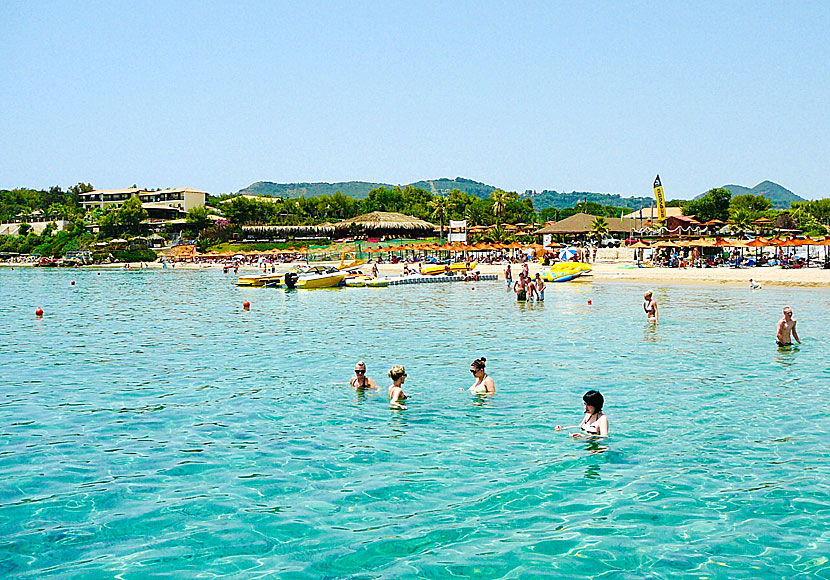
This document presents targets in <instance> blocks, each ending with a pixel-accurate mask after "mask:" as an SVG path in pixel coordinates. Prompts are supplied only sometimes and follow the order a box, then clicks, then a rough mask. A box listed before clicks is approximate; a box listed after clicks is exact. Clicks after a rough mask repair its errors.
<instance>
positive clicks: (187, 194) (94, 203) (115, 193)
mask: <svg viewBox="0 0 830 580" xmlns="http://www.w3.org/2000/svg"><path fill="white" fill-rule="evenodd" d="M131 197H137V198H139V199H140V200H141V205H142V206H143V207H144V209H146V210H147V211H148V212H150V214H151V215H153V214H165V215H163V216H162V215H159V217H174V216H177V215H179V214H182V215H183V214H185V213H187V212H188V211H190V210H191V209H193V208H194V207H200V206H203V205H205V200H206V198H207V193H206V192H204V191H199V190H198V189H191V188H190V187H182V188H179V189H160V190H158V191H149V190H146V189H139V188H137V187H129V188H127V189H96V190H95V191H89V192H87V193H82V194H80V195H79V198H80V203H81V206H83V208H84V209H91V208H94V207H100V208H101V209H104V208H111V207H115V208H118V207H121V206H122V205H123V204H124V202H125V201H127V200H128V199H130V198H131Z"/></svg>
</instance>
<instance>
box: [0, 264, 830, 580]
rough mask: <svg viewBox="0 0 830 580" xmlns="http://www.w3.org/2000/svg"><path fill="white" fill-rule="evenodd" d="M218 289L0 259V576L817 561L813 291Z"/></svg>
mask: <svg viewBox="0 0 830 580" xmlns="http://www.w3.org/2000/svg"><path fill="white" fill-rule="evenodd" d="M71 280H76V282H77V283H76V285H75V286H72V285H70V281H71ZM234 281H235V278H234V277H232V276H230V275H224V274H222V273H221V272H217V271H182V270H166V271H135V270H134V271H123V270H115V271H100V272H98V271H94V270H84V271H79V270H57V271H56V270H40V269H21V268H16V269H14V270H13V271H12V270H9V269H0V295H2V298H3V299H2V300H0V321H2V332H0V577H2V578H5V579H18V578H32V579H35V578H122V579H145V578H162V577H169V578H218V577H222V578H234V579H237V578H238V579H250V578H287V579H295V578H296V579H327V578H332V579H335V578H365V579H369V578H465V577H475V578H516V579H519V578H522V579H524V578H632V579H634V578H667V579H668V578H730V579H731V578H771V579H772V578H774V579H780V578H830V561H829V560H828V556H830V459H828V444H830V435H829V434H828V431H830V419H828V413H827V404H828V399H830V396H829V395H830V393H828V385H830V370H829V369H828V367H830V316H828V313H830V292H828V291H826V290H824V291H823V290H784V289H772V288H764V289H763V290H760V291H756V292H750V291H749V290H748V289H744V288H740V289H735V288H704V287H694V286H668V287H659V286H658V287H656V288H655V297H656V299H657V300H658V303H659V307H660V314H661V320H662V322H661V323H660V325H659V327H658V328H651V327H649V326H648V325H647V324H646V323H645V321H644V318H645V316H644V314H643V311H642V298H641V295H642V292H643V290H644V287H643V286H641V285H633V284H632V285H624V284H603V283H598V282H590V281H584V282H578V283H572V284H558V285H557V284H550V285H549V287H548V291H547V302H546V303H544V304H543V305H542V304H539V305H536V304H528V305H524V306H522V305H518V304H517V303H516V302H515V300H514V299H513V295H512V294H509V293H508V292H507V291H506V288H505V286H504V285H503V284H502V283H501V282H498V283H496V282H481V283H476V284H474V287H475V289H474V290H473V284H461V283H458V284H430V285H413V286H399V287H390V288H387V289H370V288H359V289H340V290H318V291H291V292H286V291H284V290H275V289H243V288H237V287H236V286H235V285H234ZM589 298H590V299H591V300H592V301H593V304H592V305H588V303H587V301H588V299H589ZM246 299H247V300H250V301H251V303H252V309H251V311H250V312H244V311H243V310H242V307H241V305H242V301H243V300H246ZM787 304H789V305H790V306H792V307H793V310H794V312H795V317H796V319H797V320H799V323H798V328H799V330H800V334H801V336H802V339H803V340H804V344H803V345H802V346H801V347H800V348H798V349H795V350H778V349H777V348H776V346H775V342H774V333H775V326H776V323H777V321H778V319H779V318H780V313H781V308H782V307H783V306H784V305H787ZM38 306H41V307H43V309H44V310H45V311H46V315H45V316H44V318H43V319H42V320H37V319H36V318H35V316H34V310H35V308H36V307H38ZM480 356H486V357H487V361H488V362H487V371H488V373H489V374H490V375H491V376H493V377H494V378H495V381H496V386H497V389H498V392H497V394H496V396H495V397H493V398H489V399H479V398H476V397H473V396H471V395H470V394H468V393H467V392H466V391H462V390H461V389H466V387H468V386H469V385H470V384H471V382H472V376H471V375H470V372H469V370H468V369H469V363H470V362H471V361H472V360H473V359H474V358H477V357H480ZM358 359H364V360H366V362H367V364H368V368H369V376H371V377H373V378H374V379H376V380H377V382H378V383H380V384H381V385H382V386H383V388H384V393H382V394H367V395H364V396H358V395H357V394H356V393H355V392H354V391H353V390H352V389H351V388H350V387H349V386H348V384H347V383H348V379H349V377H350V376H351V374H352V373H351V371H352V369H353V368H354V367H353V365H354V362H355V361H356V360H358ZM394 364H404V365H406V368H407V372H408V375H409V376H408V378H407V382H406V384H405V389H404V390H405V391H406V392H407V393H408V394H409V395H410V397H411V398H410V401H408V407H409V408H408V410H406V411H391V410H390V409H389V408H388V405H387V404H386V400H385V388H386V385H388V383H389V381H388V379H387V378H386V371H387V370H388V369H389V368H390V367H391V366H393V365H394ZM588 389H598V390H600V391H602V393H603V394H604V395H605V399H606V409H605V410H606V412H607V413H608V416H609V418H610V421H611V430H612V436H611V437H610V438H608V439H607V440H606V441H604V442H602V443H601V444H598V443H596V442H590V441H585V440H581V441H575V440H571V439H570V438H568V437H567V436H566V435H563V434H559V433H556V432H554V430H553V426H554V425H555V424H557V423H560V424H574V423H577V422H578V421H579V419H580V418H581V415H582V403H581V397H582V394H583V393H584V392H585V391H586V390H588Z"/></svg>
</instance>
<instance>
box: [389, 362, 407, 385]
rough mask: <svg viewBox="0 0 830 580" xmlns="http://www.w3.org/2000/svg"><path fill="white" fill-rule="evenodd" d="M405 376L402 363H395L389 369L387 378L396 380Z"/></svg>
mask: <svg viewBox="0 0 830 580" xmlns="http://www.w3.org/2000/svg"><path fill="white" fill-rule="evenodd" d="M405 376H406V369H405V368H403V365H395V366H393V367H392V368H391V369H389V378H390V379H392V380H393V381H397V380H398V379H399V378H401V377H405Z"/></svg>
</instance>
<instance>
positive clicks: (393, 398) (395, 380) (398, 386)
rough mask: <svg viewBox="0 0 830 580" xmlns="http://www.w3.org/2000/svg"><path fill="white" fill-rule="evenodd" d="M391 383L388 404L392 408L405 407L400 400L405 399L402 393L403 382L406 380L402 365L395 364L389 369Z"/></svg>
mask: <svg viewBox="0 0 830 580" xmlns="http://www.w3.org/2000/svg"><path fill="white" fill-rule="evenodd" d="M389 378H390V379H392V384H391V385H390V386H389V406H390V407H391V408H393V409H406V406H405V405H404V404H403V403H402V401H404V400H406V395H404V393H403V382H404V381H405V380H406V369H405V368H403V365H396V366H394V367H392V368H391V369H390V370H389Z"/></svg>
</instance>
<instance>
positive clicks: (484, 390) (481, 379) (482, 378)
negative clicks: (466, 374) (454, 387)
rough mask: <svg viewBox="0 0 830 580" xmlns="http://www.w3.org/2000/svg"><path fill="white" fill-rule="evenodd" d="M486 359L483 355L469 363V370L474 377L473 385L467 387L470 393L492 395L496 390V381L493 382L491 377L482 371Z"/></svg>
mask: <svg viewBox="0 0 830 580" xmlns="http://www.w3.org/2000/svg"><path fill="white" fill-rule="evenodd" d="M486 362H487V359H486V358H484V357H481V358H477V359H476V360H474V361H473V362H472V363H470V372H471V373H473V376H474V377H475V378H476V381H475V382H474V383H473V386H472V387H470V388H469V389H467V390H468V391H470V392H471V393H476V394H478V395H488V394H489V395H492V394H494V393H495V392H496V383H494V382H493V377H491V376H490V375H488V374H487V373H486V372H484V363H486Z"/></svg>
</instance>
